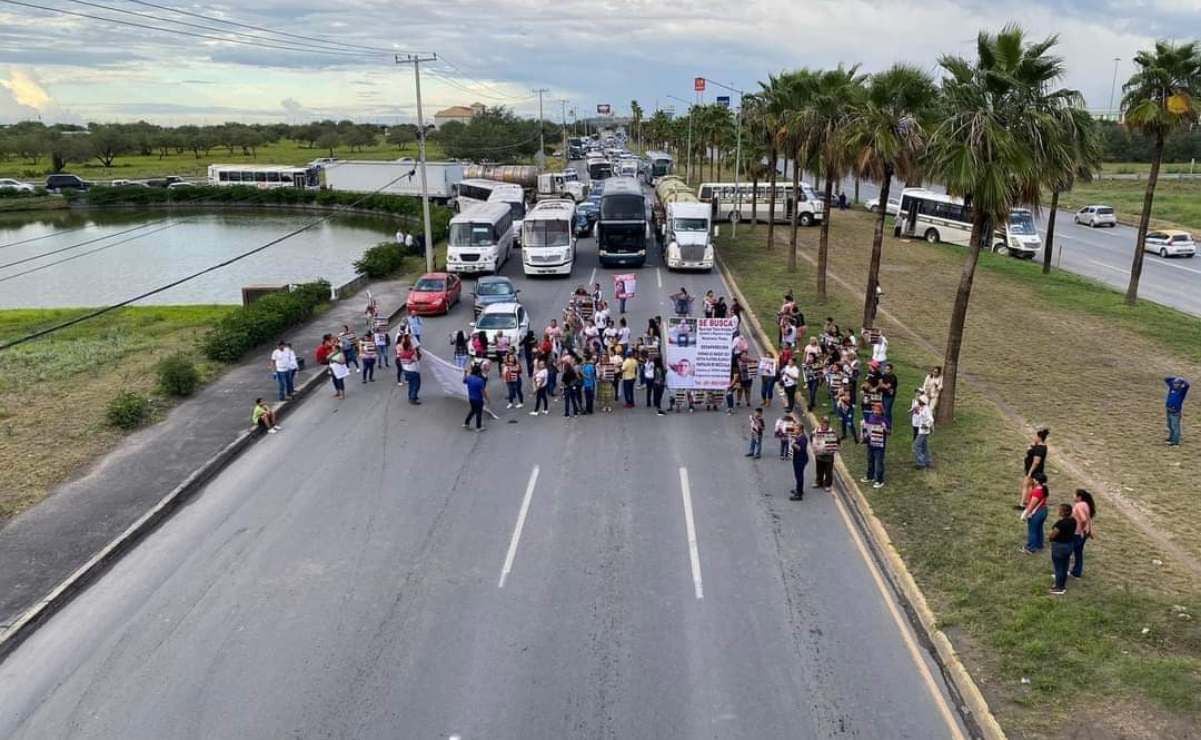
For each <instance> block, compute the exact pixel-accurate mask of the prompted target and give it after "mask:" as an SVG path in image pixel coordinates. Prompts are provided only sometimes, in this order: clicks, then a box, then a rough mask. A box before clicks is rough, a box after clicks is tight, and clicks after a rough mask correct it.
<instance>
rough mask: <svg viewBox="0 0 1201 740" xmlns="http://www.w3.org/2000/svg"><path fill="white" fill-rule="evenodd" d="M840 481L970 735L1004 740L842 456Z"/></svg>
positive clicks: (759, 334)
mask: <svg viewBox="0 0 1201 740" xmlns="http://www.w3.org/2000/svg"><path fill="white" fill-rule="evenodd" d="M715 257H716V259H715V262H716V263H717V268H718V270H719V272H720V273H721V277H722V280H723V281H724V282H725V284H726V286H727V287H728V288H729V289H730V292H731V294H733V296H734V298H736V299H737V300H738V302H739V303H740V304H742V305H743V307H745V309H746V310H745V311H744V312H743V316H745V317H746V318H747V320H748V322H749V323H750V325H751V329H752V330H753V331H754V333H755V339H756V340H757V341H758V343H759V346H760V347H762V348H766V349H768V350H770V351H771V352H772V353H773V354H775V353H776V347H775V343H774V342H772V341H771V338H770V337H769V336H768V334H767V333H766V332H765V331H764V330H763V326H762V324H760V323H759V317H758V316H756V315H755V312H754V310H753V309H752V308H751V304H750V303H749V302H748V301H747V300H746V296H744V295H743V294H742V291H741V290H739V288H738V284H737V282H735V281H734V278H733V277H732V276H731V275H730V272H729V270H728V269H727V268H726V264H725V261H724V260H722V258H721V256H720V255H715ZM806 416H807V417H808V420H809V423H810V425H811V426H813V427H816V425H817V418H816V417H815V416H814V415H813V414H812V413H810V412H806ZM834 478H835V483H836V484H837V485H835V486H834V490H835V491H837V494H838V496H839V498H840V499H842V501H843V503H844V504H845V505H846V508H847V509H848V511H849V512H850V514H851V518H852V519H853V520H854V522H855V525H856V527H857V528H858V529H859V532H860V534H861V535H862V536H863V538H864V540H865V542H866V543H867V545H868V549H869V550H870V551H871V553H872V559H873V560H874V561H875V564H876V566H877V568H878V569H879V571H880V574H881V576H883V578H884V580H885V582H886V583H888V586H889V588H890V589H891V590H892V592H893V595H894V596H895V597H896V599H897V602H898V605H899V606H900V607H901V609H902V610H903V611H904V612H905V616H906V618H907V619H908V620H909V624H910V626H911V627H912V628H913V631H914V633H915V634H916V636H917V638H918V642H919V643H920V644H921V645H922V646H923V647H924V648H925V649H926V650H927V651H928V652H929V653H930V656H931V658H932V659H933V660H934V662H935V664H937V665H938V667H939V670H940V671H941V673H942V677H943V680H944V682H945V683H946V685H947V689H948V691H949V693H950V695H951V699H952V701H953V702H954V704H955V708H956V710H958V712H959V716H960V718H961V719H962V720H963V723H964V725H965V726H966V728H967V730H968V732H969V733H970V734H971V735H972V736H973V737H977V738H985V740H1004V738H1005V732H1004V730H1002V729H1001V725H1000V723H998V722H997V719H996V717H994V716H993V713H992V710H991V709H990V708H989V706H988V702H987V701H986V700H985V698H984V694H983V693H981V691H980V687H979V686H977V685H976V681H975V679H973V678H972V676H971V674H970V673H969V672H968V670H967V668H966V667H965V666H964V665H963V661H962V660H960V658H959V654H958V652H956V650H955V647H954V645H952V644H951V641H950V640H949V639H948V638H947V636H946V635H945V634H944V633H943V632H942V630H940V629H939V628H938V620H937V618H936V617H935V616H934V612H933V611H931V609H930V606H929V604H928V603H927V602H926V597H925V594H923V593H922V591H921V589H920V588H919V587H918V585H917V582H916V581H915V580H914V579H913V575H912V574H910V572H909V568H908V567H906V565H905V561H904V560H903V559H902V558H901V555H900V553H898V552H897V549H896V547H895V546H894V545H893V543H892V539H891V538H890V537H889V536H888V532H887V531H886V530H885V528H884V525H883V524H882V523H881V522H880V520H879V519H878V518H877V517H876V515H875V512H874V511H873V510H872V507H871V503H870V502H868V500H867V498H866V497H865V496H864V495H863V492H862V491H861V490H859V486H858V484H856V483H855V477H854V476H853V475H852V474H851V471H850V469H848V468H847V466H846V463H845V462H844V461H843V457H842V455H841V454H839V455H838V456H836V457H835V459H834Z"/></svg>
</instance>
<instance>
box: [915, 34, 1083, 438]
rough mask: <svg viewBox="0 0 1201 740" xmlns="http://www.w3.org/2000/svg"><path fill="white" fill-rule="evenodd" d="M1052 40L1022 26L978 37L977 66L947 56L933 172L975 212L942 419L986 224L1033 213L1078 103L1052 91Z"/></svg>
mask: <svg viewBox="0 0 1201 740" xmlns="http://www.w3.org/2000/svg"><path fill="white" fill-rule="evenodd" d="M1056 43H1058V38H1057V37H1055V36H1050V37H1048V38H1046V39H1044V40H1043V41H1040V42H1037V43H1028V42H1027V41H1026V37H1025V34H1024V32H1023V31H1022V29H1021V28H1019V27H1018V26H1015V25H1008V26H1005V27H1004V28H1003V29H1002V30H1001V31H1000V32H999V33H996V34H992V33H989V32H986V31H981V32H980V34H979V36H978V37H977V39H976V57H977V58H976V60H975V61H969V60H967V59H964V58H962V57H958V56H944V57H942V58H941V59H940V60H939V65H940V66H941V67H942V68H943V70H944V72H945V73H946V77H945V78H944V80H943V84H942V94H943V98H944V100H943V106H942V111H941V114H940V115H941V123H939V125H938V127H937V128H935V129H934V131H933V132H932V133H931V135H930V140H929V145H928V151H929V156H928V163H929V169H930V172H931V174H932V175H933V176H934V177H935V178H936V179H940V180H942V182H943V183H945V184H946V186H947V191H948V192H950V193H952V194H955V195H960V196H963V198H964V201H965V202H966V203H968V204H969V205H970V207H971V212H972V236H971V243H970V246H969V248H968V250H967V256H966V257H965V259H964V263H963V270H962V272H961V273H960V276H959V289H958V290H957V291H956V294H955V304H954V307H953V308H952V311H951V325H950V328H949V330H948V332H947V345H946V354H945V356H944V360H943V375H944V381H943V382H944V385H943V393H942V395H941V396H939V403H938V419H939V421H943V422H949V421H951V420H953V419H954V415H955V390H956V382H957V380H958V374H959V352H960V349H961V348H962V346H963V329H964V324H965V323H966V321H967V309H968V304H969V303H970V301H971V294H972V282H973V280H974V278H975V274H976V264H977V262H978V261H979V258H980V249H981V245H982V243H983V242H984V240H985V239H987V238H988V237H989V236H990V235H991V233H990V232H991V230H992V228H991V224H993V223H1004V222H1005V220H1006V219H1007V218H1008V215H1009V212H1010V210H1012V209H1013V208H1014V206H1017V205H1020V204H1025V205H1030V206H1033V207H1037V206H1038V205H1039V203H1040V201H1041V188H1042V185H1043V184H1044V182H1045V181H1046V175H1045V169H1046V166H1047V162H1048V161H1049V159H1050V157H1049V155H1048V146H1049V143H1050V142H1051V141H1052V140H1053V139H1054V130H1055V127H1056V126H1057V125H1059V121H1060V117H1061V115H1062V111H1063V110H1064V109H1065V108H1068V107H1073V106H1078V105H1079V102H1080V95H1079V93H1077V92H1075V91H1074V90H1064V89H1052V85H1054V84H1055V82H1056V81H1057V80H1058V79H1059V78H1060V77H1061V76H1062V75H1063V60H1062V59H1060V58H1059V57H1057V56H1052V55H1050V54H1048V52H1049V51H1050V50H1051V49H1052V47H1054V46H1055V44H1056Z"/></svg>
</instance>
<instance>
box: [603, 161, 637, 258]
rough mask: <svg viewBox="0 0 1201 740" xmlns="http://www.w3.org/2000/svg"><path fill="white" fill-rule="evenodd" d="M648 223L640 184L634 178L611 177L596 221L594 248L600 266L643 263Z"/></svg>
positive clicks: (606, 185)
mask: <svg viewBox="0 0 1201 740" xmlns="http://www.w3.org/2000/svg"><path fill="white" fill-rule="evenodd" d="M649 234H650V224H649V223H648V222H647V218H646V198H645V197H644V196H643V195H642V185H641V184H640V183H639V182H638V180H636V179H635V178H633V177H614V178H611V179H610V180H609V181H608V182H607V183H606V184H605V193H604V195H602V196H601V202H600V218H599V220H598V221H597V223H596V249H597V254H598V256H599V258H600V263H601V266H602V267H608V266H610V265H632V266H634V267H641V266H642V265H643V264H645V263H646V245H647V241H648V236H649Z"/></svg>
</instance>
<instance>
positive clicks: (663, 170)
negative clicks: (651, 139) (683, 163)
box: [646, 152, 675, 185]
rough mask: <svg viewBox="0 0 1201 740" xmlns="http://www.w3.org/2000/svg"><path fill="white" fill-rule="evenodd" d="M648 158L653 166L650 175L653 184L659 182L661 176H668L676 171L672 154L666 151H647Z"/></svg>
mask: <svg viewBox="0 0 1201 740" xmlns="http://www.w3.org/2000/svg"><path fill="white" fill-rule="evenodd" d="M646 158H647V160H648V161H649V162H650V166H651V171H650V176H651V184H652V185H654V184H655V183H657V182H658V181H659V178H660V177H666V176H667V175H670V174H672V173H673V172H675V168H674V166H673V164H674V163H673V161H672V158H671V155H670V154H668V153H666V152H647V153H646Z"/></svg>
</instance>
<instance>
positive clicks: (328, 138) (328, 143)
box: [317, 129, 342, 157]
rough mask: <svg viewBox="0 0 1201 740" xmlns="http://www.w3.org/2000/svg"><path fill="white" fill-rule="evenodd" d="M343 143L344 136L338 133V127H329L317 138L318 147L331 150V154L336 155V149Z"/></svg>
mask: <svg viewBox="0 0 1201 740" xmlns="http://www.w3.org/2000/svg"><path fill="white" fill-rule="evenodd" d="M341 144H342V137H341V136H339V135H338V131H337V129H329V130H327V131H325V133H323V134H321V136H320V137H318V138H317V147H318V148H319V149H325V150H327V151H328V152H329V156H331V157H332V156H334V150H335V149H337V148H338V147H339V146H341Z"/></svg>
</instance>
